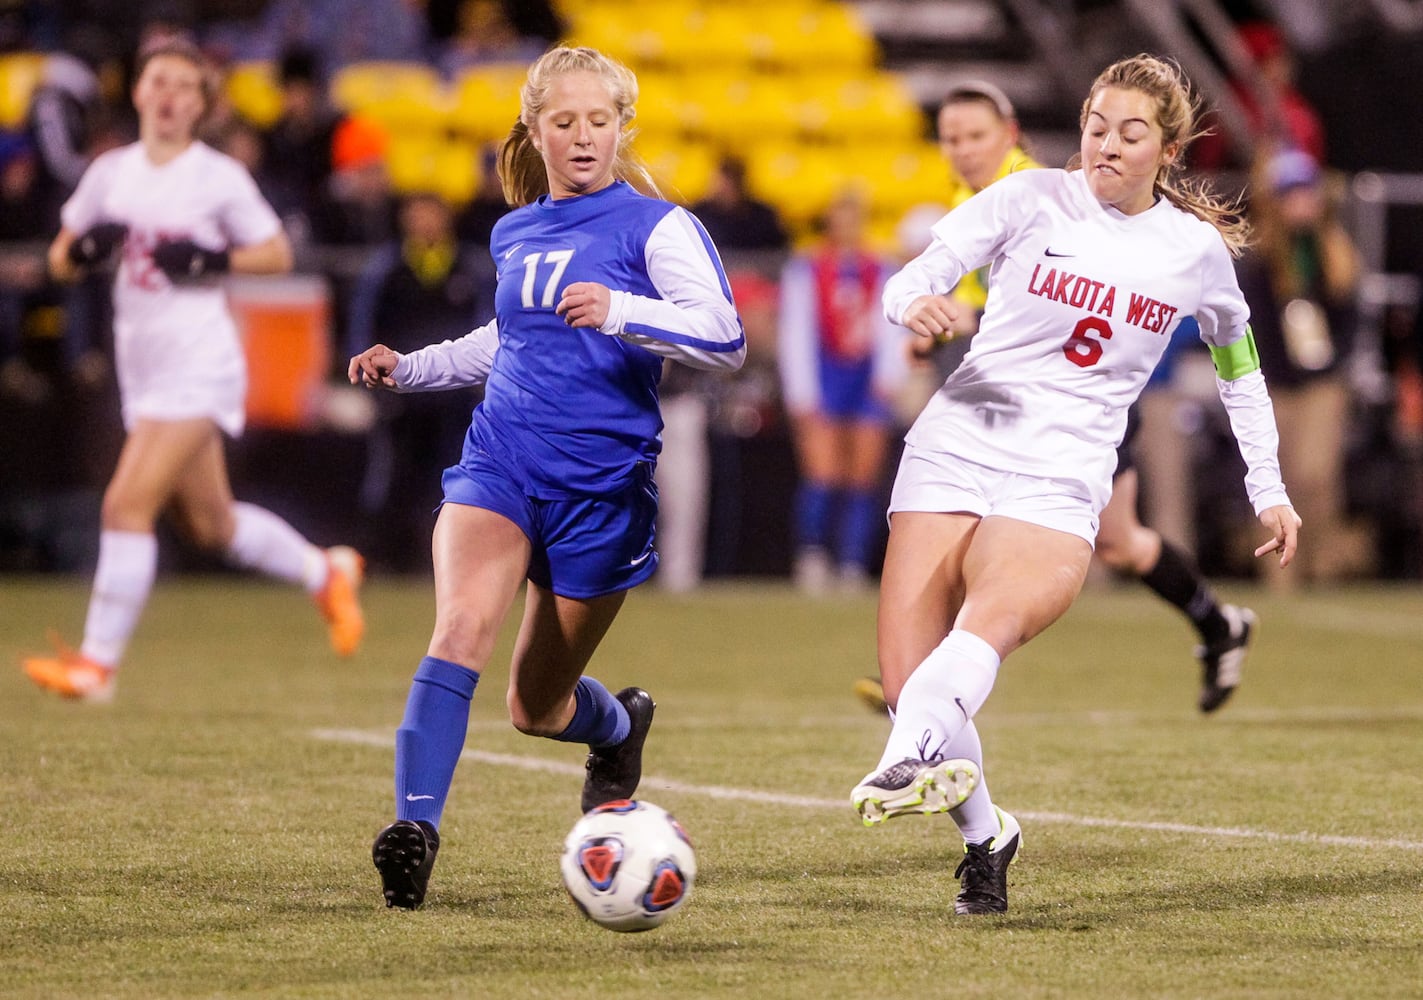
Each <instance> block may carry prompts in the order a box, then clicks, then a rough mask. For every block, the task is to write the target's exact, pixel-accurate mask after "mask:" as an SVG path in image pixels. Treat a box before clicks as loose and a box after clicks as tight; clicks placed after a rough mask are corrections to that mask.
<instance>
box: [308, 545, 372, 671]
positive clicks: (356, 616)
mask: <svg viewBox="0 0 1423 1000" xmlns="http://www.w3.org/2000/svg"><path fill="white" fill-rule="evenodd" d="M326 566H327V573H326V583H325V584H323V585H322V587H321V589H320V590H319V591H317V592H316V606H317V607H318V608H320V609H321V616H322V617H323V618H325V619H326V623H327V624H328V625H329V626H330V627H331V648H332V649H334V650H335V651H336V653H337V655H339V656H350V655H351V654H352V653H354V652H355V651H356V649H357V647H358V646H360V644H361V637H362V636H364V635H365V634H366V618H365V615H363V614H362V613H361V601H360V598H359V596H358V594H359V592H360V589H361V583H362V581H364V580H365V577H366V561H365V559H363V558H362V557H361V554H360V553H359V552H357V551H356V550H355V549H353V548H351V547H350V546H348V545H337V546H334V547H332V548H329V549H327V550H326Z"/></svg>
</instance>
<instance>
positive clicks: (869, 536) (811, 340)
mask: <svg viewBox="0 0 1423 1000" xmlns="http://www.w3.org/2000/svg"><path fill="white" fill-rule="evenodd" d="M866 208H867V206H866V205H865V203H864V199H863V198H862V197H861V196H860V195H859V194H858V193H857V192H855V191H845V192H843V193H842V194H841V195H840V196H839V197H837V198H836V199H835V200H834V201H833V202H832V203H831V204H830V206H829V208H828V209H827V210H826V212H825V219H824V239H823V241H822V242H821V244H820V245H819V246H818V247H816V248H815V249H814V250H812V251H809V252H806V253H800V254H796V255H795V256H793V257H792V258H791V259H790V261H789V262H788V263H787V264H786V267H785V270H784V271H783V272H782V274H781V313H780V326H779V329H778V333H779V337H778V338H777V347H778V361H779V368H780V374H781V394H782V396H783V398H784V399H785V403H786V409H787V411H788V412H789V413H790V416H791V423H792V430H793V437H794V440H795V449H796V460H797V463H798V465H799V467H800V483H799V485H798V486H797V487H796V497H795V511H794V515H793V517H794V529H795V530H794V539H795V546H796V555H795V579H796V584H797V585H798V586H799V587H800V588H801V589H803V590H806V591H808V592H810V593H822V592H824V591H825V590H827V589H828V588H829V586H830V585H831V582H832V579H833V578H834V577H835V576H838V578H839V583H840V585H841V586H842V587H844V588H845V589H846V590H856V589H860V588H862V587H864V586H865V585H866V584H867V581H868V579H869V573H870V565H871V563H872V562H874V560H875V555H876V553H875V551H874V550H875V547H876V546H877V545H878V544H879V541H880V532H881V531H882V530H883V524H884V520H883V515H882V514H881V512H880V505H881V502H882V501H881V499H880V495H879V494H880V487H881V485H882V482H883V475H884V459H885V455H886V453H887V452H888V450H889V444H890V435H891V432H892V429H893V423H894V416H893V411H892V409H891V401H892V400H893V398H894V396H895V394H896V393H897V392H898V391H899V389H900V386H901V385H902V383H903V380H904V376H905V374H906V373H907V368H908V366H907V364H906V363H905V357H904V342H903V337H902V334H903V333H904V331H903V330H902V329H900V328H898V327H896V326H894V325H893V324H892V323H890V322H889V320H887V319H885V317H884V312H883V310H882V309H881V308H880V295H881V293H882V292H883V291H884V283H885V279H887V278H888V277H889V276H890V274H891V273H892V268H891V266H890V262H889V261H888V260H885V259H883V258H881V257H879V256H877V255H876V254H874V253H873V252H871V251H870V250H869V249H868V247H867V245H866V244H867V242H868V241H867V238H866V237H867V234H866V223H867V222H868V219H867V211H866Z"/></svg>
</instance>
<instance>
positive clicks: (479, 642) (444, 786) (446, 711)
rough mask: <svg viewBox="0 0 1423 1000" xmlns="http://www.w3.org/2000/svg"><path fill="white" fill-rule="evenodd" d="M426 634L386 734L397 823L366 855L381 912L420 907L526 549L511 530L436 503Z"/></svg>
mask: <svg viewBox="0 0 1423 1000" xmlns="http://www.w3.org/2000/svg"><path fill="white" fill-rule="evenodd" d="M432 545H433V553H434V566H435V632H434V635H433V636H432V637H431V639H430V645H429V647H428V649H427V651H426V655H425V657H424V659H422V660H421V661H420V665H419V666H418V667H417V668H416V671H415V677H414V680H413V681H412V682H411V685H410V694H409V696H408V697H407V699H406V703H405V716H404V718H403V719H402V720H401V723H400V728H399V729H398V730H396V734H395V815H396V821H395V822H394V823H392V824H391V825H390V826H388V827H386V828H385V829H384V830H382V831H381V832H380V833H379V834H378V835H377V836H376V840H375V844H374V845H373V846H372V849H371V856H372V859H373V860H374V861H375V865H376V868H377V869H379V871H380V873H381V882H382V888H383V892H384V895H385V901H386V905H387V906H399V907H402V908H404V909H410V910H413V909H415V908H416V907H418V906H419V905H420V904H421V903H422V902H423V901H424V899H425V890H426V887H427V886H428V884H429V880H430V871H431V869H432V868H433V866H434V863H435V853H436V851H438V850H439V846H440V837H439V833H438V827H439V824H440V819H441V817H442V815H443V813H444V809H445V800H446V798H447V797H448V795H449V791H450V783H451V781H452V780H453V779H454V773H455V766H456V765H457V764H458V763H459V758H460V754H461V753H462V752H463V750H464V740H465V734H466V732H467V731H468V728H469V709H470V702H471V700H472V699H473V697H474V689H475V685H476V684H477V683H478V682H479V672H480V671H481V670H483V669H484V665H485V664H486V663H488V662H489V657H490V655H491V654H492V653H493V650H494V644H495V642H496V641H497V640H498V638H499V629H500V626H501V625H502V624H503V621H504V619H505V617H506V616H507V615H508V613H509V609H510V607H511V606H512V605H513V602H514V596H515V595H516V594H517V593H518V590H519V585H520V584H521V583H522V582H523V580H524V577H525V575H526V574H527V572H528V565H529V554H530V545H529V540H528V538H527V536H525V535H524V533H523V531H522V530H521V529H520V528H519V527H518V526H517V525H515V524H514V522H512V521H510V520H509V519H507V518H505V517H503V516H502V515H500V514H496V513H494V512H493V511H489V510H485V509H483V508H481V507H470V506H467V505H464V504H458V503H449V502H447V503H445V504H444V506H442V507H441V508H440V514H439V517H438V518H437V519H436V521H435V533H434V539H433V542H432Z"/></svg>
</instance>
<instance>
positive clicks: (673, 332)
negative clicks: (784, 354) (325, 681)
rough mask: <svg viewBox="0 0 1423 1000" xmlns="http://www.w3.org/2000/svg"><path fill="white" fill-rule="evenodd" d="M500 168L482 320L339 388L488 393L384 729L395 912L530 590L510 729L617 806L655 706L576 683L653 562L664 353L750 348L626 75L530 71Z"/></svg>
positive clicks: (386, 854)
mask: <svg viewBox="0 0 1423 1000" xmlns="http://www.w3.org/2000/svg"><path fill="white" fill-rule="evenodd" d="M521 97H522V107H521V111H520V115H519V120H518V122H516V123H515V125H514V127H513V129H512V130H511V132H510V134H509V136H508V138H506V139H505V141H504V143H503V145H502V147H501V149H500V154H499V176H500V182H501V184H502V185H503V187H504V196H505V198H506V199H507V200H508V201H509V202H510V203H511V204H512V205H514V206H516V208H515V210H514V211H512V212H510V213H509V214H508V215H506V216H505V217H504V218H502V219H501V220H500V221H499V223H498V224H497V225H496V226H495V228H494V232H493V236H492V238H491V250H492V252H493V255H494V261H495V265H496V267H497V269H498V275H499V281H498V288H497V291H496V293H495V318H494V320H493V321H491V322H490V323H489V324H487V325H485V326H483V327H480V328H479V329H477V330H475V331H473V332H472V333H470V334H468V335H467V336H465V337H462V338H460V339H459V340H454V341H446V342H444V343H441V344H434V345H431V346H429V347H426V348H423V349H421V350H419V351H415V352H412V353H411V354H407V355H401V354H399V353H397V352H395V351H392V350H390V349H389V348H387V347H385V346H384V345H379V344H378V345H376V346H374V347H372V348H370V349H368V350H366V351H364V352H363V353H361V354H359V355H357V356H356V357H354V358H352V359H351V363H350V367H349V375H350V378H351V380H352V382H360V383H363V384H365V385H367V386H371V387H381V388H386V389H391V390H395V391H397V392H406V391H419V390H438V389H449V388H455V387H458V386H466V385H476V384H480V383H482V384H483V385H484V401H483V402H482V403H481V404H480V405H479V406H478V407H477V408H476V409H475V411H474V417H473V420H472V421H471V423H470V428H469V433H468V434H467V435H466V437H465V443H464V451H463V455H462V456H461V458H460V462H459V464H458V465H456V466H453V467H452V468H450V469H448V470H446V472H445V475H444V491H445V498H444V502H443V503H442V505H441V507H440V510H439V515H438V518H437V520H436V523H435V532H434V542H433V545H434V565H435V605H436V608H435V631H434V635H433V637H432V638H431V640H430V645H429V648H428V650H427V654H426V656H425V658H424V659H423V660H421V661H420V665H419V667H418V669H417V670H416V672H415V679H414V683H413V684H412V686H411V690H410V696H409V700H408V701H407V703H406V708H405V718H404V721H403V722H402V723H401V726H400V728H399V729H398V730H397V732H396V749H395V793H396V822H394V823H393V824H391V825H390V826H388V827H386V828H385V829H384V830H382V831H381V832H380V834H379V835H377V837H376V841H375V844H374V846H373V848H372V857H373V859H374V861H375V865H376V868H377V869H378V870H379V871H380V874H381V880H382V882H383V887H384V893H385V900H386V905H387V906H400V907H404V908H406V909H414V908H415V907H417V906H419V905H420V903H421V902H422V901H423V900H424V897H425V890H426V886H427V884H428V882H429V877H430V870H431V868H432V867H433V865H434V861H435V854H436V851H437V850H438V848H439V835H438V833H437V828H438V826H439V822H440V816H441V813H442V812H443V810H444V805H445V798H446V794H447V793H448V791H449V786H450V781H451V779H452V777H453V775H454V769H455V764H456V762H457V760H458V759H459V755H460V752H461V750H462V749H463V746H464V738H465V731H466V727H467V725H468V721H469V708H470V700H471V698H472V697H473V694H474V688H475V684H476V683H477V682H478V680H479V673H480V671H481V670H482V669H483V668H484V665H485V663H486V662H487V661H488V659H489V657H490V654H491V653H492V652H493V647H494V643H495V640H496V639H497V637H498V633H499V629H500V627H501V625H502V623H503V621H504V619H505V617H506V616H507V615H508V613H509V610H510V608H511V607H512V605H513V602H514V598H515V596H516V595H517V593H518V589H519V587H520V585H521V584H524V583H525V581H527V586H526V593H525V601H524V616H523V622H522V624H521V626H520V629H519V635H518V638H517V640H516V642H515V645H514V655H513V662H512V663H511V664H510V671H509V674H510V676H509V691H508V696H507V701H508V705H509V713H510V717H511V720H512V721H513V723H514V726H515V727H516V728H517V729H519V730H520V731H521V732H525V733H529V734H530V735H534V736H543V737H547V738H549V739H555V740H561V741H564V742H569V743H585V744H587V745H588V747H589V751H590V752H589V754H588V761H587V777H586V779H585V782H584V786H583V796H582V808H583V809H584V810H585V811H586V810H588V809H591V808H593V807H594V806H597V805H601V804H602V803H604V802H607V801H610V800H613V799H621V798H629V797H631V796H632V794H633V792H634V791H635V790H636V788H637V784H638V781H639V779H640V777H641V773H642V746H643V741H644V740H645V738H646V736H647V731H648V728H649V726H650V725H651V723H652V713H653V708H654V704H653V701H652V698H651V697H650V696H649V695H648V694H647V692H646V691H643V690H641V689H640V688H635V687H629V688H626V689H624V690H622V691H619V692H618V693H617V694H616V695H614V694H611V693H610V692H609V691H608V690H607V689H606V688H605V687H603V685H602V684H600V683H598V682H597V681H596V680H594V679H593V678H591V677H586V676H584V675H583V671H584V668H585V667H586V666H587V665H588V661H589V660H590V659H591V657H592V655H593V652H594V650H595V649H597V646H598V643H599V641H600V640H601V639H602V638H603V636H604V634H606V632H607V631H608V628H609V627H610V626H611V625H612V623H613V619H614V618H615V617H616V616H617V613H618V610H619V608H621V607H622V603H623V598H624V597H625V595H626V593H627V591H628V590H629V589H630V588H632V587H635V586H637V585H638V584H639V583H642V582H643V581H644V580H646V579H647V578H648V577H650V576H651V575H652V573H653V570H654V569H655V568H656V565H657V553H656V551H655V549H654V548H653V523H654V520H655V518H656V514H657V490H656V487H655V486H654V485H653V478H652V473H653V467H654V466H655V464H656V461H657V453H658V450H659V448H660V442H659V438H658V434H659V431H660V430H661V418H660V417H659V414H658V405H657V384H658V380H659V377H660V375H661V371H662V363H663V360H664V359H666V358H672V359H674V360H677V361H681V362H683V363H684V364H688V365H692V366H693V367H697V368H706V369H723V370H727V371H734V370H735V369H737V368H739V367H740V365H741V363H742V361H743V360H744V357H745V340H744V337H743V336H742V330H741V324H740V321H739V320H738V319H737V315H736V309H735V307H734V305H733V304H732V299H731V292H730V288H729V286H728V285H727V280H726V275H725V273H724V272H723V270H722V267H721V262H720V260H719V259H718V257H717V253H716V249H715V248H714V247H713V246H712V244H711V241H710V239H708V237H707V235H706V232H705V231H704V230H703V229H702V227H701V225H700V224H699V223H698V222H697V221H696V220H695V219H694V218H693V217H692V216H691V215H690V214H688V213H687V212H686V211H685V210H683V209H681V208H679V207H677V206H675V205H672V204H670V203H669V202H666V201H662V200H660V199H657V198H653V197H648V196H645V195H643V194H640V193H639V192H638V191H636V190H634V189H633V187H631V186H630V185H629V183H628V180H627V179H628V178H636V179H637V180H638V181H639V182H640V183H641V184H642V185H643V186H644V187H646V188H648V189H652V185H651V181H650V180H649V179H648V178H647V176H646V173H645V171H643V170H642V169H641V168H640V167H639V166H638V165H637V164H636V163H635V162H634V161H632V160H631V159H630V158H629V157H628V155H627V153H626V150H625V146H626V144H627V142H628V139H629V136H630V132H629V129H628V125H629V123H630V122H631V120H632V117H633V105H634V102H635V101H636V98H637V81H636V79H635V78H634V77H633V75H632V73H631V72H629V71H628V70H627V69H626V68H625V67H623V66H621V65H619V64H618V63H616V62H614V61H612V60H610V59H608V58H607V57H605V56H603V55H602V54H600V53H598V52H596V51H594V50H592V49H587V48H568V47H559V48H555V49H552V50H550V51H549V52H548V53H546V54H545V55H544V56H542V57H541V58H540V59H539V60H538V61H537V62H535V63H534V64H533V66H531V67H530V69H529V75H528V80H527V81H526V82H525V84H524V88H523V92H522V95H521Z"/></svg>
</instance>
